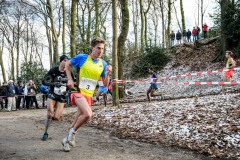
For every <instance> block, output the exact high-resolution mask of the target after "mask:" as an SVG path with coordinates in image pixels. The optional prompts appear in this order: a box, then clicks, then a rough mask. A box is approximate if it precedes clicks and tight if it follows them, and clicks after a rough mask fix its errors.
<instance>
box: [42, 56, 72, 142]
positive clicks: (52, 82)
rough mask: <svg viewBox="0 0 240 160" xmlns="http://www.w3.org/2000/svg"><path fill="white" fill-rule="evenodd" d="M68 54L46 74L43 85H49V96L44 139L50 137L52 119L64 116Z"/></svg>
mask: <svg viewBox="0 0 240 160" xmlns="http://www.w3.org/2000/svg"><path fill="white" fill-rule="evenodd" d="M68 59H69V58H68V56H66V55H62V56H61V57H60V64H59V66H56V67H53V68H51V69H50V70H49V71H48V73H47V74H46V75H45V76H44V79H43V81H42V84H43V85H46V86H49V92H48V97H47V119H46V121H45V132H44V134H43V137H42V140H43V141H45V140H47V139H48V132H47V131H48V128H49V125H50V123H51V121H52V120H59V119H60V117H61V116H62V112H63V108H64V103H65V102H66V92H67V89H68V88H67V74H66V71H65V63H66V62H67V61H68ZM54 108H55V111H54Z"/></svg>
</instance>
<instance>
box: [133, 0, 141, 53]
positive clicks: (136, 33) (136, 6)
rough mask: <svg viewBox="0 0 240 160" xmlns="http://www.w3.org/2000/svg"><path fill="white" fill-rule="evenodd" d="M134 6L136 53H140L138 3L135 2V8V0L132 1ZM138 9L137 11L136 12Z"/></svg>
mask: <svg viewBox="0 0 240 160" xmlns="http://www.w3.org/2000/svg"><path fill="white" fill-rule="evenodd" d="M132 6H133V10H132V15H133V26H134V40H135V41H134V52H135V53H137V55H138V54H139V53H138V17H139V14H138V1H135V6H134V0H132ZM135 9H136V11H135Z"/></svg>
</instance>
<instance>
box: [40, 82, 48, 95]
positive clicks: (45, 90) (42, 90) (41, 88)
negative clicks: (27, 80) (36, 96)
mask: <svg viewBox="0 0 240 160" xmlns="http://www.w3.org/2000/svg"><path fill="white" fill-rule="evenodd" d="M40 91H41V92H42V93H48V86H45V85H43V84H42V85H41V86H40Z"/></svg>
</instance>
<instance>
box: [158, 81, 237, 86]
mask: <svg viewBox="0 0 240 160" xmlns="http://www.w3.org/2000/svg"><path fill="white" fill-rule="evenodd" d="M156 83H159V84H166V85H168V84H175V85H177V84H189V85H190V84H196V85H225V84H226V85H237V84H240V82H236V81H233V82H223V81H222V82H156Z"/></svg>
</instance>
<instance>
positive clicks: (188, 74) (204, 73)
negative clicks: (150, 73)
mask: <svg viewBox="0 0 240 160" xmlns="http://www.w3.org/2000/svg"><path fill="white" fill-rule="evenodd" d="M230 70H231V71H237V70H240V68H230V69H219V70H215V71H206V72H196V73H187V74H179V75H175V76H165V77H160V78H158V79H170V78H181V77H190V76H199V75H210V74H214V73H223V72H227V71H230Z"/></svg>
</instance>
